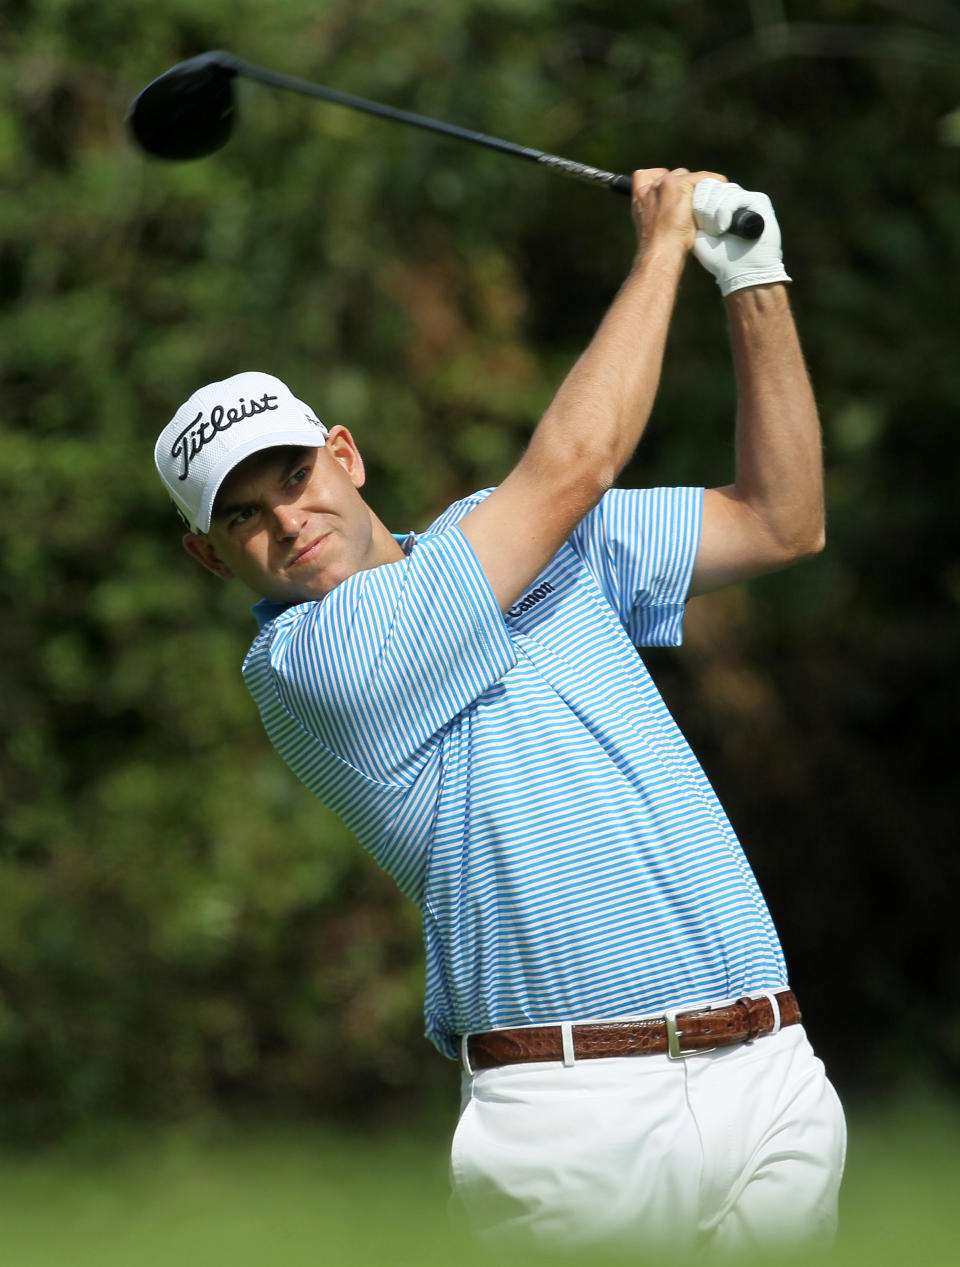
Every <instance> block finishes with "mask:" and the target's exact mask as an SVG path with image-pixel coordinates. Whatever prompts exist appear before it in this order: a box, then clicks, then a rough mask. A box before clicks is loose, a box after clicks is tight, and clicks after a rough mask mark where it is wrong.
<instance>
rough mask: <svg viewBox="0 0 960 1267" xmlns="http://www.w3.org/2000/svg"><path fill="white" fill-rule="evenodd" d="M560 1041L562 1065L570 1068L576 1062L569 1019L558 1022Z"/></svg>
mask: <svg viewBox="0 0 960 1267" xmlns="http://www.w3.org/2000/svg"><path fill="white" fill-rule="evenodd" d="M560 1041H561V1043H562V1044H563V1066H564V1068H565V1069H570V1068H571V1067H572V1066H573V1065H575V1064H576V1063H577V1058H576V1056H575V1055H574V1051H573V1026H572V1025H571V1023H570V1022H569V1021H561V1022H560Z"/></svg>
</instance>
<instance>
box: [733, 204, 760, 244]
mask: <svg viewBox="0 0 960 1267" xmlns="http://www.w3.org/2000/svg"><path fill="white" fill-rule="evenodd" d="M763 230H764V223H763V216H762V215H761V214H760V213H759V211H751V210H750V208H749V207H738V208H737V209H736V211H735V212H734V213H733V218H732V220H731V221H730V228H729V229H728V230H727V232H728V233H732V234H733V235H734V237H737V238H746V239H747V241H748V242H756V240H757V238H758V237H759V236H760V234H761V233H762V232H763Z"/></svg>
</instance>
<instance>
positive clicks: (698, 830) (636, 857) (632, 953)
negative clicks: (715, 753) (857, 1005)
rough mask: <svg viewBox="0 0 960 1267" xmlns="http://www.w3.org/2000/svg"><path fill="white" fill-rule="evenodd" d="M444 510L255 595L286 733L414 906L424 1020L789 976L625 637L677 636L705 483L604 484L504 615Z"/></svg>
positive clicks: (551, 1010)
mask: <svg viewBox="0 0 960 1267" xmlns="http://www.w3.org/2000/svg"><path fill="white" fill-rule="evenodd" d="M484 496H486V493H478V494H475V495H474V496H473V497H470V498H467V499H465V500H464V501H461V502H458V503H456V504H455V505H454V506H451V507H450V509H449V510H447V511H446V512H445V513H444V514H443V515H441V516H440V518H439V519H438V520H437V521H436V522H435V523H434V524H433V525H431V527H430V529H429V530H428V531H427V532H425V533H424V534H422V535H421V536H419V537H414V538H411V539H410V542H409V543H408V545H407V547H406V549H407V554H406V557H405V558H404V559H402V560H401V561H398V562H396V563H389V564H385V565H383V566H381V567H378V568H374V569H371V570H369V571H364V572H358V573H356V574H355V575H354V576H351V577H349V578H348V579H347V580H346V581H344V582H343V583H342V584H341V585H339V586H338V587H337V588H336V589H335V590H334V591H333V592H332V593H330V594H328V595H327V596H326V597H325V598H323V599H321V600H319V601H316V602H309V603H301V604H297V605H294V606H291V607H287V608H285V609H284V608H282V607H279V606H277V605H276V604H269V603H262V604H259V605H258V609H257V611H258V616H259V617H260V619H262V620H264V621H265V623H264V625H263V628H262V629H261V632H260V634H259V636H258V637H257V639H256V640H255V642H254V643H253V646H252V647H251V649H250V652H249V654H248V656H247V658H246V661H245V663H244V669H243V672H244V677H245V679H246V681H247V684H248V686H249V688H250V690H251V692H252V694H253V696H254V699H255V700H256V702H257V706H258V707H259V709H260V713H261V715H262V717H263V722H264V725H265V727H266V729H267V733H268V734H269V736H270V739H271V740H272V742H273V744H274V746H275V747H276V749H277V751H278V752H279V753H280V755H281V756H282V757H283V759H284V760H285V761H286V762H287V763H288V765H289V766H290V767H291V768H292V769H293V771H294V772H295V773H296V774H297V775H298V776H299V778H300V779H302V781H303V782H304V783H305V784H306V786H307V787H308V788H310V790H311V791H313V792H314V793H316V795H317V796H319V797H320V798H321V799H322V800H323V801H324V802H325V803H326V804H327V805H329V806H330V807H331V808H332V809H333V810H334V811H336V813H338V814H339V815H340V816H341V817H342V818H343V820H344V822H345V823H346V824H347V826H348V827H349V828H350V829H351V830H352V831H353V832H354V833H355V834H356V836H357V837H358V839H359V840H360V842H361V844H362V845H363V846H364V847H365V848H366V849H367V850H369V852H370V853H371V854H372V855H373V857H374V858H375V859H376V861H377V862H378V863H379V864H380V866H382V867H383V868H384V869H385V870H386V871H388V872H389V873H390V875H392V876H393V877H394V879H395V880H396V882H397V884H398V885H399V886H400V888H401V889H402V890H403V892H404V893H405V894H407V895H408V896H409V897H410V898H411V899H412V900H413V901H414V902H416V903H417V904H418V906H419V907H420V909H421V911H422V914H423V931H424V940H425V946H426V972H427V977H426V1000H425V1012H426V1030H427V1034H428V1036H429V1037H430V1038H431V1039H432V1040H433V1042H434V1043H436V1045H437V1046H438V1047H439V1048H440V1049H441V1051H443V1052H445V1053H446V1054H447V1055H451V1056H452V1055H454V1054H455V1052H456V1036H457V1035H459V1034H461V1033H463V1032H465V1031H468V1030H483V1029H493V1028H497V1027H501V1026H508V1025H517V1024H527V1023H543V1022H548V1021H558V1020H578V1019H580V1020H584V1019H600V1018H604V1017H622V1016H629V1015H636V1014H639V1013H643V1012H655V1011H659V1010H660V1009H662V1008H664V1007H672V1006H678V1005H681V1004H684V1003H690V1002H695V1001H700V1000H706V999H721V998H728V997H736V996H738V995H740V994H742V993H745V992H747V991H750V990H757V989H768V988H772V987H777V986H781V985H783V984H785V982H786V971H785V968H784V963H783V957H782V953H781V950H780V946H779V942H778V940H777V935H776V932H775V930H774V927H773V924H772V922H771V919H770V916H769V913H768V911H767V908H766V904H765V903H764V900H763V897H762V895H761V893H760V890H759V888H758V886H757V883H756V881H755V879H754V877H753V874H752V872H751V870H750V867H749V865H748V863H747V861H746V858H745V857H744V855H743V852H742V850H741V848H740V845H739V844H738V842H737V839H736V836H735V835H734V833H733V830H732V829H731V827H730V824H729V823H728V821H727V818H726V816H725V814H724V812H723V810H722V808H721V807H720V804H719V802H718V800H717V798H716V796H715V794H714V792H713V790H712V788H711V787H710V784H709V783H708V781H707V779H706V776H705V775H704V773H703V771H702V770H701V769H700V766H699V764H698V763H697V761H696V758H695V757H694V756H693V753H692V752H691V751H690V749H689V747H688V746H687V743H686V741H685V740H684V738H683V736H682V735H681V733H680V731H679V729H678V727H677V725H676V723H675V722H674V721H673V719H672V718H671V716H670V714H669V713H668V711H667V709H666V707H665V705H664V703H663V701H662V700H661V698H660V696H659V694H658V692H657V690H656V688H655V686H654V685H653V682H652V681H651V679H650V677H649V675H648V673H647V671H646V669H645V668H644V666H643V663H642V661H641V659H640V657H639V656H638V654H637V652H636V650H635V645H647V646H665V645H677V644H679V642H680V641H681V622H682V616H683V608H684V601H685V598H686V593H687V589H688V587H689V583H690V575H691V572H692V570H693V564H694V559H695V557H696V552H697V544H698V541H699V533H700V517H701V508H702V496H703V491H702V489H650V490H615V491H613V492H610V493H608V494H607V495H606V496H605V497H604V498H603V500H602V501H601V503H600V504H599V506H598V507H597V508H596V509H595V510H594V511H593V512H592V513H591V514H590V515H588V516H587V518H586V519H584V521H583V522H582V523H581V525H580V526H579V527H578V528H577V529H576V531H575V532H574V533H573V535H572V536H571V537H570V539H569V541H568V543H567V544H566V545H565V546H564V547H563V548H562V549H561V550H560V551H559V553H558V554H557V555H556V556H555V557H554V558H553V559H552V561H551V562H550V564H549V565H548V566H547V567H546V568H545V569H544V571H543V572H542V573H541V575H540V576H539V577H537V579H536V580H535V582H534V583H533V584H532V585H531V586H530V589H529V590H528V591H527V593H526V594H525V595H524V596H522V597H521V598H520V599H518V601H517V602H516V604H515V605H514V606H513V607H512V608H511V609H510V610H509V611H508V612H507V613H506V614H503V613H501V611H500V609H499V608H498V606H497V603H496V601H495V599H494V597H493V594H492V592H491V590H490V586H489V584H488V582H487V580H486V577H485V575H484V573H483V571H482V569H481V568H480V565H479V563H478V562H477V558H476V556H475V555H474V553H473V550H472V549H471V547H470V545H469V543H468V542H467V539H466V538H465V537H464V535H463V534H462V532H460V530H459V529H458V528H457V527H456V526H455V525H456V521H457V520H458V519H459V518H461V517H462V516H463V515H464V514H466V512H467V511H469V510H470V509H471V508H472V507H473V506H475V505H476V504H477V502H478V501H479V500H481V499H482V498H483V497H484Z"/></svg>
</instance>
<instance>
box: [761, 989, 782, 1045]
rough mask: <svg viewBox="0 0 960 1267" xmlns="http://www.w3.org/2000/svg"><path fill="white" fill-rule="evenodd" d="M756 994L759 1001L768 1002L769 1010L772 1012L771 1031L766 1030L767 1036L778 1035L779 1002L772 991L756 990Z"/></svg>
mask: <svg viewBox="0 0 960 1267" xmlns="http://www.w3.org/2000/svg"><path fill="white" fill-rule="evenodd" d="M757 994H758V995H759V996H760V998H761V999H769V1000H770V1009H771V1011H772V1012H773V1029H771V1030H768V1031H767V1033H769V1034H779V1033H780V1000H779V999H778V998H777V996H776V995H775V994H774V992H773V991H772V990H758V991H757Z"/></svg>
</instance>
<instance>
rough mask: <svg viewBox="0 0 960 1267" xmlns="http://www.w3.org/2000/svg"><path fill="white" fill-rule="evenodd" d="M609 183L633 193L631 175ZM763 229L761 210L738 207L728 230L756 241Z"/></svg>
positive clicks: (620, 190)
mask: <svg viewBox="0 0 960 1267" xmlns="http://www.w3.org/2000/svg"><path fill="white" fill-rule="evenodd" d="M607 183H608V185H609V187H610V188H611V189H612V190H614V192H616V193H618V194H627V195H629V194H632V193H633V181H632V180H631V179H630V177H629V176H615V177H614V178H613V180H611V181H608V182H607ZM763 230H764V223H763V216H762V215H760V213H759V212H757V211H751V210H750V208H749V207H738V208H737V209H736V211H735V212H734V213H733V218H732V219H731V221H730V228H729V229H728V230H727V232H728V233H732V234H733V236H734V237H735V238H745V239H746V240H747V241H748V242H756V240H757V238H758V237H759V236H760V234H761V233H762V232H763Z"/></svg>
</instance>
